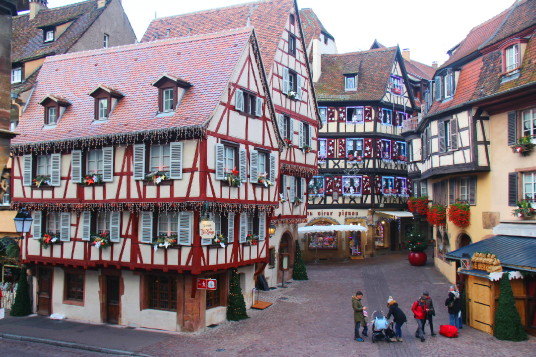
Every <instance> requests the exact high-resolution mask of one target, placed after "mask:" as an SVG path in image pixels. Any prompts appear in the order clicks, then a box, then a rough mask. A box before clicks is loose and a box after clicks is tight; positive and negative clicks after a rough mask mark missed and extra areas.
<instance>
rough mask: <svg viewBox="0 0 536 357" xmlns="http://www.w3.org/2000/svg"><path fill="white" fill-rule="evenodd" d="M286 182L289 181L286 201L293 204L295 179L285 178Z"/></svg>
mask: <svg viewBox="0 0 536 357" xmlns="http://www.w3.org/2000/svg"><path fill="white" fill-rule="evenodd" d="M287 180H289V184H288V186H289V187H290V189H289V191H290V192H289V197H288V200H289V201H290V202H294V199H295V198H296V178H295V177H294V176H287Z"/></svg>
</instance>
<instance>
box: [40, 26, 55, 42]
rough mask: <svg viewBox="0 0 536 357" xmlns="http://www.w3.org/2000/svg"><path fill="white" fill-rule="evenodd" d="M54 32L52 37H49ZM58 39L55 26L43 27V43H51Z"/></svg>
mask: <svg viewBox="0 0 536 357" xmlns="http://www.w3.org/2000/svg"><path fill="white" fill-rule="evenodd" d="M49 33H52V36H51V38H48V34H49ZM55 40H56V29H55V28H54V27H48V28H44V29H43V43H50V42H54V41H55Z"/></svg>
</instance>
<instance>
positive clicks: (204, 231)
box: [199, 221, 216, 239]
mask: <svg viewBox="0 0 536 357" xmlns="http://www.w3.org/2000/svg"><path fill="white" fill-rule="evenodd" d="M199 235H200V236H201V238H203V239H206V238H209V239H212V238H214V236H215V235H216V224H215V223H214V222H213V221H201V223H199Z"/></svg>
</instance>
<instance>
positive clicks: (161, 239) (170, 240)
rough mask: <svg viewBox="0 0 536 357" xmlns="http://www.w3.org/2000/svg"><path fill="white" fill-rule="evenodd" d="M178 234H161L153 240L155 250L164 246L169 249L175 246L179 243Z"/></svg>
mask: <svg viewBox="0 0 536 357" xmlns="http://www.w3.org/2000/svg"><path fill="white" fill-rule="evenodd" d="M177 238H178V237H177V235H176V234H170V235H167V234H161V235H159V236H158V237H156V239H155V240H154V241H153V247H154V250H155V251H156V250H158V248H164V249H168V248H170V247H173V246H174V245H176V244H177Z"/></svg>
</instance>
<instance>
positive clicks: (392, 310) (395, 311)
mask: <svg viewBox="0 0 536 357" xmlns="http://www.w3.org/2000/svg"><path fill="white" fill-rule="evenodd" d="M387 307H388V308H389V312H388V313H387V319H388V320H389V318H391V316H393V321H394V322H395V338H396V340H397V341H398V342H402V341H403V340H402V325H403V324H404V323H405V322H406V321H408V319H407V318H406V314H404V312H403V311H402V310H401V309H400V308H399V307H398V303H397V302H396V300H395V299H393V297H392V296H389V299H388V300H387Z"/></svg>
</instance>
